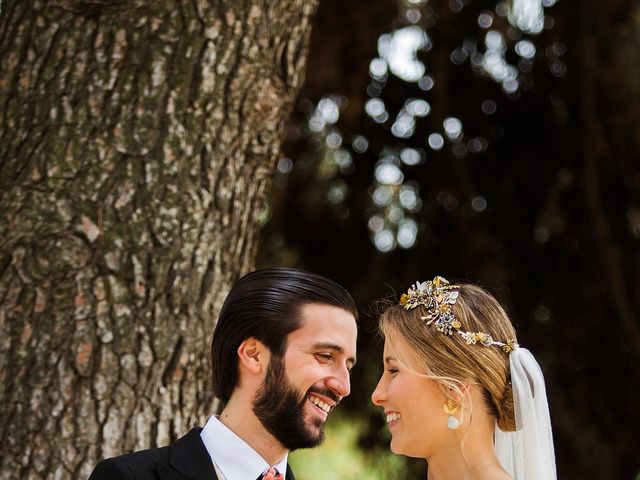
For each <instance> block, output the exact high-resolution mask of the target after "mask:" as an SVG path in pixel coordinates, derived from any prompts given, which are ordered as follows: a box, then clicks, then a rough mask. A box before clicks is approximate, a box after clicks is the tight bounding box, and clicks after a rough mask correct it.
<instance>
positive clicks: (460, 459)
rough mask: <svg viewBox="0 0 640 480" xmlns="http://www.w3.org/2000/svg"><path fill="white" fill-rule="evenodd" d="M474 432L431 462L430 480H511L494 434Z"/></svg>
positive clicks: (437, 455) (439, 453) (428, 475)
mask: <svg viewBox="0 0 640 480" xmlns="http://www.w3.org/2000/svg"><path fill="white" fill-rule="evenodd" d="M482 430H484V429H480V430H475V431H474V430H473V429H471V430H470V431H468V432H467V434H466V435H465V436H464V439H460V440H463V441H460V440H459V441H456V442H455V443H453V444H450V445H449V446H448V447H447V448H446V449H443V450H441V451H439V452H437V453H434V455H432V456H431V457H429V458H428V459H427V463H428V465H429V469H428V472H427V473H428V474H427V479H428V480H511V477H510V476H509V474H508V473H507V472H506V471H505V470H504V468H502V465H501V464H500V461H499V460H498V457H497V456H496V452H495V448H494V446H493V433H492V432H491V433H489V432H488V431H486V430H485V431H482Z"/></svg>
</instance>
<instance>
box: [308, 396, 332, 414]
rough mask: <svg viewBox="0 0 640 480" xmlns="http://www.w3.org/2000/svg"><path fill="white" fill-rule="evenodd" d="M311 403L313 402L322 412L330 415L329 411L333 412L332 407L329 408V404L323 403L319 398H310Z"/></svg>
mask: <svg viewBox="0 0 640 480" xmlns="http://www.w3.org/2000/svg"><path fill="white" fill-rule="evenodd" d="M309 401H311V403H313V404H314V405H317V406H318V407H320V408H321V409H322V410H324V411H325V412H326V413H329V410H331V407H330V406H329V404H328V403H325V402H323V401H322V400H320V399H319V398H316V397H309Z"/></svg>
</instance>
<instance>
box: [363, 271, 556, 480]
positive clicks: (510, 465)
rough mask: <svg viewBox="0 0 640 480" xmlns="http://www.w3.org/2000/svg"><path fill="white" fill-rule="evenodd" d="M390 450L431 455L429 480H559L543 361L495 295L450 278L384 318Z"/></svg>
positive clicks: (421, 288)
mask: <svg viewBox="0 0 640 480" xmlns="http://www.w3.org/2000/svg"><path fill="white" fill-rule="evenodd" d="M379 327H380V331H381V333H382V335H383V336H384V338H385V345H384V354H383V362H384V373H383V374H382V377H381V378H380V381H379V383H378V386H377V387H376V389H375V391H374V392H373V394H372V396H371V398H372V401H373V403H374V404H375V405H377V406H380V407H382V408H384V413H385V415H386V419H387V424H388V427H389V430H390V431H391V450H392V451H393V452H394V453H398V454H402V455H406V456H409V457H417V458H424V459H426V460H427V463H428V479H429V480H446V479H455V480H465V479H474V480H485V479H486V480H489V479H491V480H503V479H504V480H509V479H513V480H555V478H556V471H555V457H554V452H553V439H552V436H551V423H550V420H549V410H548V406H547V398H546V393H545V387H544V379H543V377H542V372H541V371H540V367H539V366H538V363H537V362H536V361H535V359H534V358H533V356H532V355H531V353H530V352H529V351H528V350H526V349H525V348H522V347H520V346H519V345H518V344H517V343H516V334H515V330H514V328H513V326H512V324H511V321H510V320H509V318H508V317H507V314H506V313H505V311H504V310H503V308H502V307H501V306H500V304H499V303H498V302H497V300H496V299H495V298H493V297H492V296H491V295H490V294H488V293H487V292H486V291H484V290H483V289H481V288H479V287H477V286H475V285H471V284H466V283H460V284H458V285H452V284H449V282H447V280H445V279H444V278H442V277H436V278H434V279H433V281H428V282H423V283H416V284H415V285H414V286H412V287H411V288H410V289H409V291H408V292H407V293H406V294H404V295H402V297H401V298H400V304H399V305H391V306H389V307H387V308H386V309H385V310H384V311H383V313H382V315H381V317H380V320H379Z"/></svg>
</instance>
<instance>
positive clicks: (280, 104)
mask: <svg viewBox="0 0 640 480" xmlns="http://www.w3.org/2000/svg"><path fill="white" fill-rule="evenodd" d="M316 7H317V0H278V1H276V0H264V1H259V0H245V1H242V2H240V1H235V0H228V1H222V0H219V1H206V0H180V1H168V0H153V1H151V0H137V1H133V2H123V1H118V0H93V1H80V0H77V1H76V0H57V1H53V0H51V1H47V0H39V1H30V2H25V1H23V0H2V2H1V3H0V72H1V73H0V328H1V332H2V333H1V338H0V362H1V363H0V381H1V387H0V443H1V444H2V452H1V453H0V455H1V457H0V472H2V474H1V476H2V478H21V479H23V478H83V477H86V476H87V475H88V474H89V472H90V470H91V468H92V466H93V465H94V464H95V462H96V461H97V460H98V459H100V458H102V457H106V456H110V455H114V454H117V453H121V452H124V451H127V450H131V449H139V448H146V447H150V446H156V445H161V444H166V443H168V442H170V441H171V440H172V439H174V438H175V437H176V436H178V435H180V434H182V433H184V432H185V431H186V430H187V429H188V428H190V427H191V426H194V425H198V424H201V423H202V421H203V420H204V419H205V418H206V416H207V415H208V414H210V413H211V410H212V408H213V403H214V399H213V398H212V394H211V391H210V388H209V383H208V373H209V371H210V367H209V360H208V350H209V341H210V337H211V333H212V330H213V327H214V323H215V318H216V314H217V311H218V309H219V307H220V303H221V300H222V299H223V298H224V296H225V294H226V292H227V291H228V289H229V287H230V285H231V283H232V282H233V281H234V280H235V279H236V278H237V277H238V275H240V274H241V273H244V272H246V271H248V270H249V269H250V268H251V267H252V264H253V261H254V257H255V253H256V234H257V230H258V227H259V219H260V212H261V210H262V207H263V201H264V199H265V194H266V191H267V189H268V187H269V183H270V177H271V173H272V171H273V169H274V165H275V162H276V160H277V154H278V151H279V146H280V137H281V133H282V130H283V126H284V123H285V121H286V119H287V117H288V114H289V112H290V107H291V105H292V102H293V100H294V99H295V96H296V95H297V92H298V90H299V88H300V86H301V82H302V77H303V71H304V64H305V59H306V53H307V45H308V37H309V31H310V21H311V18H312V16H313V15H314V13H315V9H316Z"/></svg>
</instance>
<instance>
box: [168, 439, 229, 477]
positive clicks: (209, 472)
mask: <svg viewBox="0 0 640 480" xmlns="http://www.w3.org/2000/svg"><path fill="white" fill-rule="evenodd" d="M201 430H202V429H201V428H194V429H192V430H191V431H190V432H189V433H187V434H186V435H185V436H184V437H182V438H180V439H178V440H177V441H176V442H175V443H174V444H172V445H171V446H170V447H169V465H165V464H162V463H159V462H158V463H157V464H156V469H157V472H158V475H159V476H160V478H161V479H162V480H185V479H189V480H217V479H218V477H217V476H216V472H215V470H214V468H213V463H211V457H210V456H209V452H207V449H206V448H205V446H204V443H202V440H201V439H200V431H201Z"/></svg>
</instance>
